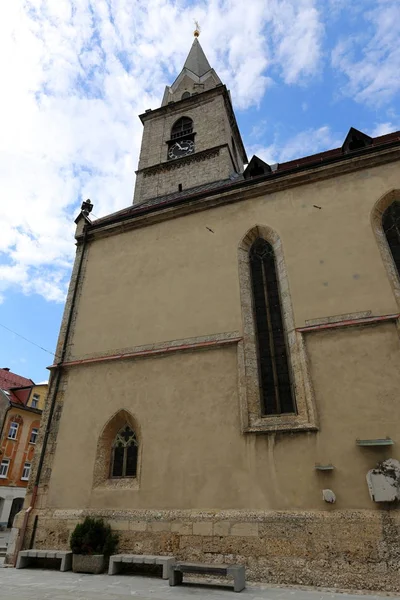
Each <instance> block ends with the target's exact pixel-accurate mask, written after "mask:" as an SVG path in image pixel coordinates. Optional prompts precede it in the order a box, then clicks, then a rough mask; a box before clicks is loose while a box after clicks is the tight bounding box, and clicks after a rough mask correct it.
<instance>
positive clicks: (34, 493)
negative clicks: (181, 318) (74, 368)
mask: <svg viewBox="0 0 400 600" xmlns="http://www.w3.org/2000/svg"><path fill="white" fill-rule="evenodd" d="M82 213H83V214H85V213H84V211H82ZM82 213H81V214H82ZM85 216H87V215H85ZM86 241H87V225H85V228H84V231H83V240H82V252H81V256H80V259H79V265H78V271H77V273H76V278H75V285H74V289H73V292H72V299H71V306H70V309H69V314H68V321H67V327H66V330H65V336H64V342H63V346H62V350H61V356H60V360H59V361H58V363H57V364H56V366H55V369H54V371H53V374H52V383H53V381H54V382H55V383H54V386H53V393H52V396H51V404H50V410H49V417H48V419H47V427H46V432H45V434H44V438H43V445H42V450H41V452H40V458H39V464H38V468H37V472H36V478H35V483H34V486H33V491H32V497H31V502H30V505H29V507H28V508H27V509H26V511H25V514H24V520H23V522H22V527H21V531H20V535H19V540H18V544H17V548H16V550H15V553H14V560H13V566H14V567H15V565H16V562H17V558H18V554H19V552H20V550H21V549H22V545H23V542H24V538H25V533H26V528H27V526H28V521H29V515H30V514H31V512H32V510H33V509H34V508H35V503H36V497H37V493H38V488H39V481H40V475H41V474H42V469H43V463H44V457H45V454H46V448H47V442H48V440H49V435H50V430H51V422H52V419H53V414H54V409H55V406H56V398H57V393H58V388H59V387H60V380H61V374H62V364H63V362H64V359H65V354H66V352H67V345H68V338H69V333H70V329H71V323H72V317H73V314H74V308H75V302H76V295H77V292H78V286H79V281H80V275H81V271H82V264H83V257H84V255H85V249H86Z"/></svg>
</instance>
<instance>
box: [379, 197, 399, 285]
mask: <svg viewBox="0 0 400 600" xmlns="http://www.w3.org/2000/svg"><path fill="white" fill-rule="evenodd" d="M382 227H383V231H384V233H385V236H386V239H387V242H388V245H389V248H390V251H391V253H392V256H393V261H394V264H395V265H396V269H397V272H398V274H399V276H400V200H394V201H393V202H392V203H391V204H390V205H389V206H388V207H387V209H386V210H385V212H384V213H383V215H382Z"/></svg>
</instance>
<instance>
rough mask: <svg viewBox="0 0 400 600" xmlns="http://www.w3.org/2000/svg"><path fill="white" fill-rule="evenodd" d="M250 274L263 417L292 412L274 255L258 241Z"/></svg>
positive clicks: (253, 251)
mask: <svg viewBox="0 0 400 600" xmlns="http://www.w3.org/2000/svg"><path fill="white" fill-rule="evenodd" d="M249 258H250V271H251V286H252V294H253V307H254V316H255V329H256V338H257V350H258V367H259V380H260V394H261V400H262V411H263V414H264V415H278V414H284V413H293V412H295V408H294V400H293V394H292V385H291V378H290V368H289V361H288V352H287V347H286V338H285V330H284V326H283V318H282V308H281V300H280V293H279V284H278V278H277V272H276V263H275V254H274V249H273V247H272V245H271V244H270V243H269V242H267V241H266V240H264V239H262V238H257V239H256V240H255V241H254V242H253V244H252V246H251V248H250V256H249Z"/></svg>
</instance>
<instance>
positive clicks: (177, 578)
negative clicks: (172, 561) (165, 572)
mask: <svg viewBox="0 0 400 600" xmlns="http://www.w3.org/2000/svg"><path fill="white" fill-rule="evenodd" d="M182 580H183V573H181V572H180V571H175V569H174V568H173V567H171V569H170V570H169V585H181V583H182Z"/></svg>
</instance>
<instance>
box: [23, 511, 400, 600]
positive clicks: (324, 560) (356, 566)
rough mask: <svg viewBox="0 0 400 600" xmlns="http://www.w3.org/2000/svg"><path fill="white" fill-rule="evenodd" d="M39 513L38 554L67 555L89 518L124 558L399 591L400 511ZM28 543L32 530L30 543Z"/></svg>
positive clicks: (276, 581)
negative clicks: (103, 525)
mask: <svg viewBox="0 0 400 600" xmlns="http://www.w3.org/2000/svg"><path fill="white" fill-rule="evenodd" d="M35 512H36V514H38V516H39V527H38V531H37V536H36V541H35V547H36V548H59V549H66V548H68V541H69V536H70V534H71V531H72V529H73V528H74V527H75V525H76V523H78V522H79V520H81V519H82V518H83V517H84V516H85V515H87V514H91V515H96V516H103V517H104V518H105V519H106V520H107V521H109V522H110V523H111V525H112V527H113V529H115V530H116V531H118V532H119V534H120V549H119V551H120V552H122V553H136V554H161V555H173V556H175V557H177V558H178V559H181V560H182V559H184V560H190V561H202V562H211V563H212V562H215V563H221V562H225V563H242V564H245V565H246V577H247V579H248V580H249V581H252V580H253V581H267V582H269V583H273V584H301V585H313V586H329V587H337V588H350V589H351V588H352V589H370V590H384V591H388V592H389V591H390V592H399V591H400V571H399V567H400V547H399V544H398V541H399V526H400V514H399V513H398V512H395V511H389V510H388V511H385V510H383V511H381V512H378V511H374V512H372V511H343V512H342V511H335V512H322V511H321V512H284V511H282V512H277V511H271V512H252V513H250V512H245V511H204V512H201V511H154V510H152V511H146V510H143V511H123V512H122V511H119V512H115V511H111V510H103V511H96V512H94V511H85V510H82V511H61V510H58V511H57V510H55V511H45V510H42V511H40V510H39V511H35ZM20 516H21V515H20ZM20 516H19V517H18V518H20ZM33 517H34V515H32V516H31V518H30V526H31V525H32V523H33V520H34V518H33ZM30 536H31V529H30V527H28V530H27V534H26V536H25V540H29V539H30Z"/></svg>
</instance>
